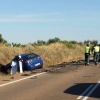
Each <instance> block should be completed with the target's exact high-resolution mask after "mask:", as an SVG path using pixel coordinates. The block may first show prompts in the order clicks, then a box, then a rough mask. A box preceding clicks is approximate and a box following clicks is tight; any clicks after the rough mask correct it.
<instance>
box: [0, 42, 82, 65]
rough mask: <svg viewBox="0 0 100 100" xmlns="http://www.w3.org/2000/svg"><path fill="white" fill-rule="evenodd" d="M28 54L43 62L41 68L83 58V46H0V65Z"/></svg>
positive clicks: (54, 44) (56, 44) (57, 44)
mask: <svg viewBox="0 0 100 100" xmlns="http://www.w3.org/2000/svg"><path fill="white" fill-rule="evenodd" d="M28 52H34V53H37V54H38V55H40V57H41V58H42V59H43V62H44V66H43V67H49V66H52V65H56V64H60V63H62V62H70V61H73V60H79V59H83V58H84V46H80V45H78V44H73V45H71V47H69V46H66V45H65V44H63V43H53V44H50V45H43V46H32V45H30V44H27V45H26V46H25V47H10V46H5V45H3V44H0V64H2V65H6V64H7V63H9V62H10V61H11V60H12V59H13V57H14V56H15V55H17V54H21V53H28Z"/></svg>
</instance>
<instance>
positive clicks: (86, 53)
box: [85, 43, 91, 66]
mask: <svg viewBox="0 0 100 100" xmlns="http://www.w3.org/2000/svg"><path fill="white" fill-rule="evenodd" d="M90 54H91V50H90V46H89V43H87V45H86V47H85V66H86V65H87V66H89V60H90Z"/></svg>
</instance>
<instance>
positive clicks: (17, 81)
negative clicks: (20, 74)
mask: <svg viewBox="0 0 100 100" xmlns="http://www.w3.org/2000/svg"><path fill="white" fill-rule="evenodd" d="M45 73H46V72H43V73H39V74H35V75H32V76H29V77H26V78H22V79H19V80H15V81H12V82H9V83H5V84H2V85H0V87H3V86H5V85H9V84H12V83H15V82H19V81H22V80H25V79H28V78H31V77H34V76H39V75H42V74H45Z"/></svg>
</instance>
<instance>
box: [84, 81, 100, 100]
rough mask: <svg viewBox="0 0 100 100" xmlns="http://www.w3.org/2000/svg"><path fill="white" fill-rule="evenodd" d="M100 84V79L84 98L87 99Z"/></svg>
mask: <svg viewBox="0 0 100 100" xmlns="http://www.w3.org/2000/svg"><path fill="white" fill-rule="evenodd" d="M98 85H100V81H99V82H98V83H97V84H96V85H95V86H94V88H93V89H92V90H91V91H90V92H89V93H88V94H87V95H86V96H85V97H84V98H83V100H87V99H88V97H89V96H90V95H91V94H92V92H93V91H94V90H95V89H96V88H97V87H98Z"/></svg>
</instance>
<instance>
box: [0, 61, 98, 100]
mask: <svg viewBox="0 0 100 100" xmlns="http://www.w3.org/2000/svg"><path fill="white" fill-rule="evenodd" d="M10 78H11V76H5V77H1V78H0V100H100V64H98V65H94V63H93V62H91V64H90V66H84V64H83V63H78V64H77V63H75V64H68V65H66V66H63V67H57V68H51V69H49V70H45V71H36V72H35V71H33V72H24V73H23V74H16V75H14V79H10Z"/></svg>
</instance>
